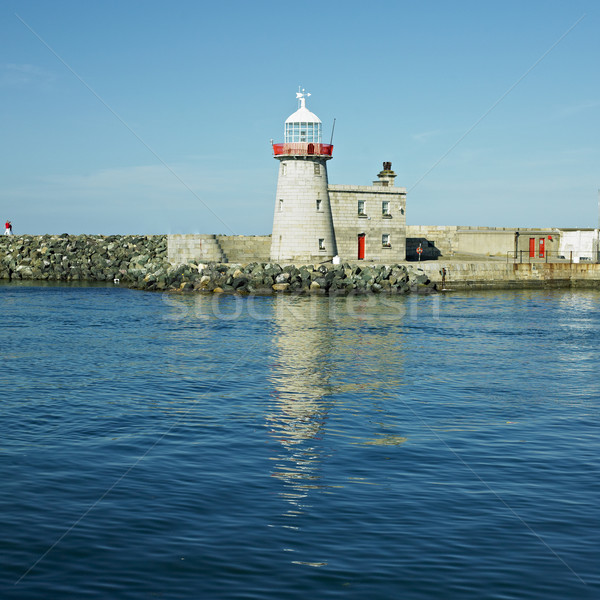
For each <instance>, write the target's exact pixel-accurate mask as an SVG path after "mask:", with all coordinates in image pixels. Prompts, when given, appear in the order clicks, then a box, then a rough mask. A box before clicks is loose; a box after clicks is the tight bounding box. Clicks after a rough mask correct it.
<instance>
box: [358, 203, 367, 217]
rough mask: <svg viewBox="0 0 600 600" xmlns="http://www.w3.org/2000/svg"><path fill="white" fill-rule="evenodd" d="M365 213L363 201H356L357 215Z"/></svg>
mask: <svg viewBox="0 0 600 600" xmlns="http://www.w3.org/2000/svg"><path fill="white" fill-rule="evenodd" d="M366 214H367V213H366V212H365V201H364V200H359V201H358V216H359V217H364V216H365V215H366Z"/></svg>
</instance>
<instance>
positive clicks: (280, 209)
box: [279, 200, 283, 212]
mask: <svg viewBox="0 0 600 600" xmlns="http://www.w3.org/2000/svg"><path fill="white" fill-rule="evenodd" d="M279 212H283V200H279Z"/></svg>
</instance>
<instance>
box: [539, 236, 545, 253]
mask: <svg viewBox="0 0 600 600" xmlns="http://www.w3.org/2000/svg"><path fill="white" fill-rule="evenodd" d="M545 252H546V240H545V238H540V258H544V256H545Z"/></svg>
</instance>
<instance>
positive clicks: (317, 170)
mask: <svg viewBox="0 0 600 600" xmlns="http://www.w3.org/2000/svg"><path fill="white" fill-rule="evenodd" d="M320 174H321V165H319V164H318V163H315V175H320Z"/></svg>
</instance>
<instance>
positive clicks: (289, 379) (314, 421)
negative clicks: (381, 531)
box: [267, 298, 406, 529]
mask: <svg viewBox="0 0 600 600" xmlns="http://www.w3.org/2000/svg"><path fill="white" fill-rule="evenodd" d="M385 309H386V307H385V306H383V305H382V304H381V302H379V303H377V302H375V300H374V299H373V298H339V299H335V298H332V299H328V300H326V299H322V298H297V299H290V300H288V299H285V301H282V302H281V303H280V304H279V305H278V306H277V309H276V310H275V311H274V315H275V318H274V324H275V327H274V335H273V346H274V351H273V357H274V361H275V362H274V363H273V367H272V370H271V372H270V376H269V379H270V381H271V383H272V390H273V391H272V394H271V398H270V402H271V410H270V411H269V412H268V414H267V426H268V429H269V435H270V436H271V437H272V438H273V439H274V440H277V442H278V443H279V451H277V452H276V453H275V455H274V456H272V457H271V460H272V461H273V472H272V475H273V476H274V477H277V478H279V479H280V480H281V481H282V484H283V488H282V490H281V491H280V492H279V495H280V497H281V498H283V499H285V500H286V501H287V502H288V503H289V506H288V508H287V510H286V511H285V512H284V515H283V516H285V517H290V518H289V519H288V520H286V521H283V522H282V523H281V526H283V527H288V528H292V529H295V528H297V525H296V523H295V522H294V519H293V517H298V516H299V515H301V514H302V513H303V512H305V510H306V509H307V508H308V507H309V506H310V505H311V495H312V494H321V493H331V491H332V489H333V488H343V487H346V486H348V485H351V484H356V483H360V482H362V483H368V477H365V478H363V477H356V478H349V479H347V480H345V481H343V480H342V481H335V478H336V476H335V469H332V468H331V465H332V464H333V463H335V457H334V454H335V453H336V450H334V448H335V447H337V446H339V445H340V444H348V445H356V446H364V445H372V444H386V443H387V444H399V443H402V441H404V439H405V438H403V437H402V436H401V435H399V434H398V432H397V431H396V430H395V428H394V426H393V424H392V423H391V422H388V419H387V418H386V414H385V410H384V409H383V408H382V409H381V411H379V412H378V419H377V422H375V423H374V426H375V429H376V431H375V432H374V435H373V436H369V437H365V436H364V431H365V428H364V423H362V418H363V414H364V412H365V411H368V412H372V411H373V410H375V411H376V412H377V411H378V408H377V405H378V404H381V402H382V399H383V397H385V396H388V395H391V390H394V389H396V388H397V385H398V383H399V382H400V381H401V379H402V372H403V349H402V344H401V343H399V340H398V337H397V332H394V330H395V328H394V327H389V322H388V320H387V319H386V318H381V317H384V314H383V312H384V311H385ZM394 309H395V311H394V312H395V313H397V311H401V312H403V313H404V312H406V304H405V303H400V302H394ZM378 313H380V314H379V315H378ZM388 316H389V315H388ZM332 317H333V318H332ZM395 317H398V315H397V314H395ZM396 323H397V321H396ZM348 372H352V373H353V374H354V376H353V377H352V378H351V379H346V378H344V379H340V375H339V374H340V373H348ZM340 394H343V398H344V401H343V403H341V404H340V403H337V402H336V397H339V395H340ZM365 394H367V403H368V406H366V405H364V402H365ZM353 399H354V401H353ZM359 430H360V432H362V434H363V435H360V434H359ZM353 431H355V432H356V435H353ZM324 470H327V475H326V477H325V479H326V480H327V484H324V483H323V479H324V478H323V471H324ZM332 471H333V472H332ZM332 477H333V481H332Z"/></svg>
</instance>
